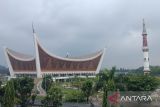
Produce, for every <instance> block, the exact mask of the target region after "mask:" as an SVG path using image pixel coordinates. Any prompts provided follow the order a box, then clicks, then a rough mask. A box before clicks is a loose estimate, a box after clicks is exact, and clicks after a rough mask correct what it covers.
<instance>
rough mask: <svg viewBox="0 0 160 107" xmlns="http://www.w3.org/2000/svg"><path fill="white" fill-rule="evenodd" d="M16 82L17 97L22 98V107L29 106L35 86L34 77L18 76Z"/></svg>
mask: <svg viewBox="0 0 160 107" xmlns="http://www.w3.org/2000/svg"><path fill="white" fill-rule="evenodd" d="M14 82H15V85H16V86H15V87H16V97H17V98H18V99H19V100H20V104H21V107H27V104H28V102H29V100H30V99H29V98H30V97H31V92H32V89H33V87H34V81H33V79H32V78H29V77H23V78H16V79H15V80H14Z"/></svg>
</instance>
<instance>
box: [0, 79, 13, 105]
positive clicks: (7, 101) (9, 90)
mask: <svg viewBox="0 0 160 107" xmlns="http://www.w3.org/2000/svg"><path fill="white" fill-rule="evenodd" d="M3 101H4V102H3V103H4V107H14V101H15V89H14V83H13V81H12V80H10V81H8V82H7V85H6V87H5V93H4V98H3Z"/></svg>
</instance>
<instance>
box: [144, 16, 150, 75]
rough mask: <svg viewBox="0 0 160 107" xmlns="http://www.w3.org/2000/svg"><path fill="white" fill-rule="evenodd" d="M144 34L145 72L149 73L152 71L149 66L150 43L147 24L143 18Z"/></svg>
mask: <svg viewBox="0 0 160 107" xmlns="http://www.w3.org/2000/svg"><path fill="white" fill-rule="evenodd" d="M142 36H143V48H142V51H143V57H144V65H143V66H144V69H143V71H144V74H149V73H150V68H149V55H148V52H149V49H148V43H147V32H146V26H145V22H144V19H143V32H142Z"/></svg>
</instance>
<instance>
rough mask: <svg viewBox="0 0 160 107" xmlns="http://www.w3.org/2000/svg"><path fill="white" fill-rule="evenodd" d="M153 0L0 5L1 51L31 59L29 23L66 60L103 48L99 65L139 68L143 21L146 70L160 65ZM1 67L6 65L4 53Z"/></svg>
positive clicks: (159, 19)
mask: <svg viewBox="0 0 160 107" xmlns="http://www.w3.org/2000/svg"><path fill="white" fill-rule="evenodd" d="M159 5H160V1H158V0H155V1H153V0H147V1H146V0H132V1H131V0H130V1H128V0H23V1H22V0H14V1H13V0H12V1H11V0H5V1H3V0H1V1H0V16H1V17H0V47H2V46H4V45H5V46H7V47H9V48H12V49H15V50H17V51H20V52H23V53H28V54H33V55H34V45H33V37H32V29H31V23H32V21H34V26H35V29H36V32H37V35H38V37H39V39H40V41H41V43H42V44H43V45H44V47H46V48H47V49H48V50H49V51H51V52H53V53H55V54H57V55H61V56H65V54H66V53H67V52H70V54H71V55H73V56H78V55H82V54H88V53H91V52H95V51H97V50H99V49H102V48H104V47H107V50H106V55H105V59H104V63H103V65H104V66H107V67H111V66H114V65H116V66H117V67H125V68H135V67H139V66H142V65H143V53H142V50H141V49H142V43H141V42H142V36H141V31H142V18H145V19H146V26H147V32H148V40H149V48H150V53H149V55H150V62H151V65H160V58H159V53H160V42H159V41H160V36H159V34H160V30H159V26H160V15H159V14H158V13H159V9H160V8H159ZM0 64H2V65H6V63H5V58H4V54H3V49H2V48H1V50H0Z"/></svg>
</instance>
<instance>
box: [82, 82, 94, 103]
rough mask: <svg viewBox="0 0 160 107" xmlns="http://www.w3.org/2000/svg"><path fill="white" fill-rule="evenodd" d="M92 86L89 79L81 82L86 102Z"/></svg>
mask: <svg viewBox="0 0 160 107" xmlns="http://www.w3.org/2000/svg"><path fill="white" fill-rule="evenodd" d="M92 87H93V82H92V81H91V80H86V81H85V82H84V83H83V84H82V88H81V90H82V92H83V94H84V96H85V97H86V98H87V102H88V100H89V96H90V95H91V93H92Z"/></svg>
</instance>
